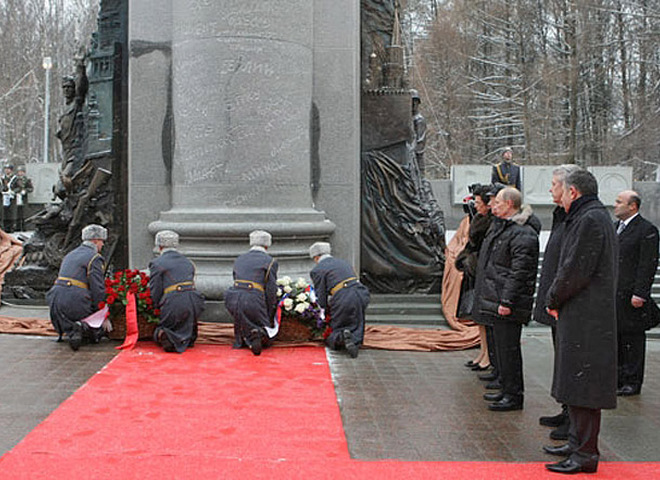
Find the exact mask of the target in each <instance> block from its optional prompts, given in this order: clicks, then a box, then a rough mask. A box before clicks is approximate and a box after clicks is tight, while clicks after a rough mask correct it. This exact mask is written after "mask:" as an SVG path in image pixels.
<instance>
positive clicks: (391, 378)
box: [0, 307, 660, 462]
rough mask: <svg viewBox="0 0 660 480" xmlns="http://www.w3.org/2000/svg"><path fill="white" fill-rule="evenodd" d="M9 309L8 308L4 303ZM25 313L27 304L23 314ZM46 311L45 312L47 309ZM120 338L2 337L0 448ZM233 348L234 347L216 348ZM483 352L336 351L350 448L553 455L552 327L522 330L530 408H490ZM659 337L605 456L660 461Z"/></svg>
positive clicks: (455, 455)
mask: <svg viewBox="0 0 660 480" xmlns="http://www.w3.org/2000/svg"><path fill="white" fill-rule="evenodd" d="M2 313H3V314H5V315H7V314H8V311H7V309H5V308H4V307H3V309H2ZM19 313H20V312H19ZM41 315H43V312H41ZM117 344H118V342H111V341H107V340H106V341H104V342H102V344H100V345H94V346H83V347H82V348H81V349H80V351H78V352H73V351H71V349H70V348H69V347H68V345H67V344H66V343H59V344H58V343H55V342H54V339H53V338H49V337H37V336H24V335H0V357H1V358H0V365H1V367H0V382H1V383H2V389H0V454H2V453H4V452H6V451H8V450H10V449H11V448H12V447H13V446H14V445H16V444H17V443H18V442H19V441H20V440H21V439H22V438H23V437H24V436H25V435H26V434H27V433H28V432H29V431H30V430H31V429H32V428H34V427H35V426H36V425H38V424H39V423H40V422H41V421H42V420H44V419H45V418H46V417H47V416H48V414H49V413H50V412H51V411H53V410H54V409H56V408H57V406H58V405H59V404H60V403H61V402H63V401H64V400H66V398H67V397H69V396H70V395H71V394H72V393H73V392H74V391H75V390H76V389H77V388H79V387H80V386H81V385H82V384H84V383H85V381H86V380H87V379H88V378H89V377H91V376H92V375H94V374H95V373H96V372H97V371H99V370H100V369H102V368H103V366H104V365H105V364H106V363H107V362H108V361H109V360H111V359H112V358H113V357H114V355H116V354H117V350H115V348H114V347H115V346H116V345H117ZM218 348H227V347H224V346H222V347H218ZM474 353H475V351H474V350H472V351H459V352H439V353H417V352H395V351H384V350H362V351H361V352H360V356H359V357H358V359H357V360H351V359H349V358H348V357H346V356H345V355H341V354H337V353H334V352H329V353H328V358H329V361H330V367H331V371H332V375H333V379H334V382H335V389H336V393H337V399H338V402H339V405H340V408H341V414H342V420H343V424H344V429H345V432H346V437H347V440H348V446H349V450H350V453H351V456H352V457H353V458H356V459H399V460H409V461H422V460H426V461H484V460H494V461H505V462H543V461H551V460H553V459H552V458H548V457H547V456H546V455H544V454H543V453H542V452H541V446H542V445H544V444H546V445H548V444H553V443H558V442H552V441H551V440H549V438H548V434H549V432H550V429H548V428H545V427H541V426H539V425H538V417H539V416H541V415H551V414H555V413H557V412H558V411H559V408H558V406H557V405H556V404H555V402H554V401H553V400H552V399H551V398H550V396H549V394H548V391H549V388H550V381H551V380H550V379H551V359H552V351H551V345H550V336H549V332H548V331H547V330H545V329H541V328H529V329H526V330H525V333H524V336H523V355H524V370H525V390H526V395H525V408H524V410H522V411H517V412H504V413H501V412H498V413H496V412H490V411H488V409H487V408H486V406H487V402H486V401H484V400H483V399H482V398H481V397H482V394H483V393H484V392H485V390H484V388H483V387H484V382H481V381H479V380H478V379H477V374H476V373H474V372H471V371H469V370H468V369H466V368H465V367H464V366H463V364H464V363H465V362H466V361H467V360H469V359H471V358H472V357H473V356H474ZM659 379H660V340H656V339H650V340H649V341H648V353H647V376H646V380H645V383H644V387H643V391H642V395H640V396H637V397H628V398H620V399H619V406H618V408H617V409H616V410H613V411H606V412H604V415H603V428H602V432H601V437H600V438H601V444H600V446H601V453H602V458H603V460H605V461H660V452H658V449H657V445H658V444H660V381H659Z"/></svg>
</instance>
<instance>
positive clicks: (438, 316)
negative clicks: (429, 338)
mask: <svg viewBox="0 0 660 480" xmlns="http://www.w3.org/2000/svg"><path fill="white" fill-rule="evenodd" d="M366 321H367V323H369V324H381V325H400V326H416V327H423V328H433V327H446V326H447V321H446V320H445V318H444V316H443V315H442V307H441V305H440V296H439V295H424V294H402V295H399V294H396V295H394V294H393V295H388V294H373V295H371V301H370V303H369V307H368V308H367V312H366Z"/></svg>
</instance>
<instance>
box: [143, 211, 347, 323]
mask: <svg viewBox="0 0 660 480" xmlns="http://www.w3.org/2000/svg"><path fill="white" fill-rule="evenodd" d="M334 229H335V225H334V223H332V222H331V221H329V220H326V219H325V214H324V213H323V212H320V211H318V210H314V209H312V208H300V209H289V210H283V209H279V208H273V209H261V208H241V209H232V210H228V209H204V210H200V209H182V208H179V209H172V210H169V211H167V212H162V213H161V215H160V219H159V220H157V221H155V222H152V223H151V224H150V225H149V232H150V233H152V234H153V235H155V234H156V233H157V232H159V231H161V230H174V231H175V232H177V233H178V234H179V237H180V247H179V250H180V251H181V253H183V254H184V255H186V256H187V257H188V258H189V259H190V260H191V261H193V263H194V264H195V267H196V269H197V271H196V276H195V282H196V286H197V289H198V290H199V291H200V292H201V293H202V294H203V295H204V297H205V298H206V300H207V301H209V300H222V299H223V294H224V291H225V290H227V289H228V288H229V287H230V286H231V285H232V284H233V281H234V279H233V276H232V272H233V266H234V260H236V258H237V257H238V256H239V255H241V254H242V253H245V252H247V251H248V250H249V248H250V246H249V234H250V232H251V231H253V230H266V231H268V232H270V233H271V235H272V236H273V245H272V246H271V247H270V248H269V249H268V253H269V254H271V255H272V256H273V257H275V258H276V259H277V261H278V264H279V272H278V275H279V276H280V277H282V276H284V275H288V276H289V277H292V278H297V277H304V278H309V271H310V270H311V269H312V268H313V266H314V263H313V261H312V260H311V259H310V258H309V247H310V245H312V243H314V242H318V241H327V239H328V238H329V236H330V235H331V234H332V232H333V231H334ZM205 316H206V315H205Z"/></svg>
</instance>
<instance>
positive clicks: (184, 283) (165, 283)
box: [149, 230, 204, 353]
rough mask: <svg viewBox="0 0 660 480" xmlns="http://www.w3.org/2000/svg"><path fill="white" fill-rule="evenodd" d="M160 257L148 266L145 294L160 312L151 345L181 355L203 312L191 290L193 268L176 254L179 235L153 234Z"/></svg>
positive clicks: (201, 299) (197, 295)
mask: <svg viewBox="0 0 660 480" xmlns="http://www.w3.org/2000/svg"><path fill="white" fill-rule="evenodd" d="M155 243H156V247H158V249H159V252H160V256H159V257H158V258H156V259H154V260H152V261H151V263H150V264H149V290H150V291H151V298H152V300H153V301H154V305H156V307H157V308H159V309H160V322H159V323H158V326H157V327H156V330H155V331H154V341H155V342H156V343H158V344H159V345H160V346H162V347H163V350H165V351H166V352H177V353H183V352H184V351H185V350H186V348H190V347H192V346H193V345H194V344H195V340H197V319H198V318H199V316H200V315H201V314H202V312H203V311H204V297H203V296H202V295H201V294H200V293H199V292H198V291H197V290H196V289H195V281H194V279H195V265H193V263H192V262H191V261H190V260H188V259H187V258H186V257H185V255H183V254H181V253H180V252H178V251H177V247H178V246H179V234H178V233H176V232H173V231H171V230H163V231H161V232H158V233H157V234H156V239H155Z"/></svg>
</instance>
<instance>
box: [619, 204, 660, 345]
mask: <svg viewBox="0 0 660 480" xmlns="http://www.w3.org/2000/svg"><path fill="white" fill-rule="evenodd" d="M618 240H619V280H618V287H617V292H616V293H617V309H616V311H617V329H618V332H619V333H635V332H643V331H644V330H646V328H647V319H645V317H646V316H650V317H654V318H655V317H656V315H657V314H658V312H657V307H656V306H655V305H654V304H653V303H654V301H653V299H652V298H651V287H652V286H653V280H654V278H655V272H656V270H657V268H658V229H657V228H656V227H655V226H654V225H653V224H652V223H651V222H649V221H648V220H646V219H645V218H642V217H641V216H640V215H637V216H636V217H635V218H633V219H632V220H630V223H629V224H628V226H627V227H626V228H625V229H624V230H623V232H621V233H620V234H619V235H618ZM633 295H637V296H638V297H641V298H644V299H646V302H644V306H643V307H640V308H635V307H633V306H632V305H631V304H630V299H631V298H632V296H633ZM648 322H652V319H649V320H648Z"/></svg>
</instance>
